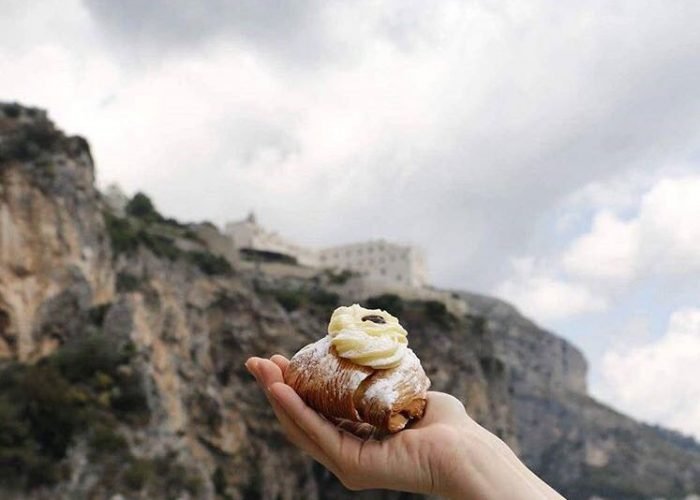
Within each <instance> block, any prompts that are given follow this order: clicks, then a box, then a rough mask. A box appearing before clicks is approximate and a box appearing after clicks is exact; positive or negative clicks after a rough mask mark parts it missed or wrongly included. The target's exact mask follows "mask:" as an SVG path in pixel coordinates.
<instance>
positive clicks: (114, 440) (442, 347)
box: [0, 104, 700, 499]
mask: <svg viewBox="0 0 700 500" xmlns="http://www.w3.org/2000/svg"><path fill="white" fill-rule="evenodd" d="M126 214H127V215H126V216H124V217H119V216H117V215H115V214H113V213H111V212H110V211H109V210H108V209H107V207H106V205H105V203H104V202H103V200H102V199H101V197H100V194H99V193H98V192H97V190H96V189H95V187H94V170H93V164H92V160H91V156H90V151H89V147H88V145H87V143H86V141H85V140H83V139H81V138H76V137H66V136H65V135H64V134H63V133H61V132H60V131H59V130H57V129H56V128H55V127H54V126H53V124H52V123H51V122H50V121H49V120H48V119H47V117H46V115H45V114H44V113H43V112H42V111H39V110H36V109H32V108H25V107H21V106H18V105H14V104H5V105H0V422H1V423H0V495H2V497H3V498H36V499H39V498H42V499H43V498H52V499H53V498H112V497H115V498H120V497H119V496H118V495H121V498H230V499H242V498H270V499H277V498H279V499H302V498H303V499H314V498H324V499H325V498H328V499H334V498H386V499H390V498H410V497H411V496H407V495H400V494H397V493H391V492H362V493H350V492H348V491H346V490H344V489H343V488H342V486H341V485H339V484H338V483H337V482H336V481H335V479H334V478H333V477H332V476H330V475H329V474H328V473H327V472H326V471H325V470H324V469H323V468H322V467H320V466H318V465H316V464H314V463H313V462H312V461H310V460H309V459H308V458H306V457H305V456H303V455H301V454H300V453H299V452H297V451H296V450H295V449H293V448H292V447H290V446H289V445H288V444H287V443H286V441H285V439H284V437H283V436H282V435H281V434H280V432H279V429H278V427H277V426H276V424H275V420H274V418H273V415H272V414H271V412H270V411H269V409H268V406H267V405H266V404H265V403H264V402H263V400H262V397H261V395H260V393H259V391H258V390H257V389H256V387H255V386H254V383H253V381H252V379H251V377H250V376H249V375H248V374H247V372H246V371H245V369H244V367H243V361H244V360H245V359H246V358H247V357H248V356H250V355H268V354H271V353H274V352H282V353H284V354H287V355H290V354H292V353H293V352H294V351H296V350H297V349H298V348H299V347H301V346H302V345H304V344H305V343H308V342H310V341H312V340H315V339H316V338H318V336H319V335H320V334H322V332H323V331H324V326H325V321H326V320H327V318H328V315H329V313H330V312H331V311H332V309H333V308H334V307H335V306H336V305H337V304H338V303H339V302H342V301H343V297H342V296H341V297H339V296H338V293H337V290H334V282H336V281H337V279H335V278H334V277H330V278H329V276H328V275H327V274H323V273H322V274H319V275H318V276H315V277H313V278H311V279H295V280H291V281H285V280H284V279H276V280H266V279H263V278H264V277H262V276H260V275H257V274H256V273H254V272H249V271H245V272H244V271H242V270H241V269H238V268H235V267H234V268H232V267H231V265H230V264H229V262H228V261H227V260H225V259H222V258H221V257H220V256H217V255H215V254H214V253H212V248H210V246H208V245H207V243H206V240H207V238H204V237H202V233H201V232H198V230H197V228H198V226H194V225H185V224H181V223H179V222H177V221H174V220H171V219H167V218H165V217H163V216H161V215H160V214H159V213H158V212H157V210H156V209H155V208H154V207H153V206H152V205H151V204H150V202H149V201H148V198H146V197H145V196H136V197H134V199H132V200H131V202H130V203H129V205H128V206H127V210H126ZM199 227H201V226H199ZM207 230H208V231H209V232H211V226H208V227H207ZM455 293H459V294H460V295H461V296H462V297H463V298H464V300H466V302H467V303H468V304H469V313H468V314H467V315H464V316H460V317H456V316H453V315H451V314H450V313H449V312H448V311H447V310H445V308H444V307H441V305H440V304H439V303H435V302H405V301H401V300H400V299H399V298H397V297H394V296H384V297H375V298H372V299H371V300H370V301H369V302H371V303H373V304H375V305H381V306H384V307H386V308H388V309H390V310H392V312H394V313H396V314H400V316H401V318H402V322H404V323H405V324H406V326H407V328H408V330H409V332H410V336H411V344H412V346H413V348H414V349H415V350H416V352H417V353H418V354H419V356H420V357H421V359H422V360H423V361H424V365H425V368H426V371H427V373H428V374H429V376H430V377H431V379H432V380H433V387H434V389H436V390H444V391H447V392H450V393H452V394H454V395H456V396H457V397H459V398H460V399H461V400H462V401H464V402H465V405H466V406H467V408H468V410H469V411H470V413H471V414H472V415H473V416H474V417H475V418H476V419H478V420H479V421H480V422H482V423H483V424H484V425H485V426H487V427H488V428H490V429H491V430H493V431H494V432H495V433H497V434H498V435H500V436H501V437H503V439H505V440H506V441H507V442H508V443H509V444H510V445H511V446H513V447H514V448H515V449H516V450H517V451H518V453H519V454H520V455H521V456H522V457H523V458H524V460H525V461H526V462H527V463H528V464H529V465H530V466H531V467H532V468H533V469H534V470H536V471H537V472H538V473H539V474H541V475H542V476H544V477H545V478H546V479H547V480H548V481H549V482H550V483H551V484H553V485H554V486H555V487H557V488H558V489H560V490H561V491H562V492H564V493H565V494H566V495H567V497H570V498H591V497H593V496H598V497H604V498H654V497H667V498H678V497H682V496H684V495H687V494H690V493H692V492H699V491H700V446H698V445H697V443H695V442H694V441H692V440H690V439H687V438H683V437H682V436H678V435H676V434H674V433H670V432H668V431H663V430H661V429H656V428H652V427H649V426H646V425H643V424H640V423H637V422H635V421H633V420H631V419H629V418H627V417H625V416H623V415H620V414H618V413H616V412H614V411H613V410H611V409H609V408H607V407H605V406H603V405H601V404H599V403H597V402H596V401H594V400H593V399H591V398H590V397H589V396H588V395H587V393H586V384H585V376H586V362H585V360H584V358H583V357H582V355H581V353H580V352H579V351H578V350H577V349H576V348H575V347H573V346H572V345H570V344H569V343H567V342H566V341H564V340H562V339H560V338H558V337H556V336H555V335H553V334H551V333H548V332H545V331H543V330H541V329H540V328H538V327H537V326H536V325H534V324H533V323H532V322H530V321H528V320H527V319H525V318H524V317H523V316H521V315H520V314H519V313H518V312H517V311H516V310H515V309H514V308H512V307H511V306H509V305H507V304H505V303H503V302H501V301H498V300H496V299H492V298H488V297H482V296H477V295H474V294H468V293H462V292H455Z"/></svg>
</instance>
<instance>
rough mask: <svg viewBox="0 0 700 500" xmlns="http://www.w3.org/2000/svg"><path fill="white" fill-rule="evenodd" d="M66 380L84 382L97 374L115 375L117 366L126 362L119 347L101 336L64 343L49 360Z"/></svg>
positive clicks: (95, 335) (91, 336)
mask: <svg viewBox="0 0 700 500" xmlns="http://www.w3.org/2000/svg"><path fill="white" fill-rule="evenodd" d="M51 361H52V363H53V364H54V365H55V366H56V367H57V368H58V370H59V371H60V373H61V374H62V376H63V377H65V378H66V380H68V381H70V382H85V381H89V380H92V379H93V378H94V376H95V374H96V373H97V372H102V373H105V374H107V375H110V376H114V375H116V374H117V368H118V367H119V365H121V364H123V363H125V362H126V361H127V357H126V356H125V354H124V352H123V351H122V350H121V349H119V346H118V345H117V344H116V342H114V341H113V340H111V339H110V338H108V337H106V336H105V335H102V334H94V335H89V336H87V337H85V338H80V339H76V340H73V341H70V342H68V343H66V344H65V345H64V346H63V347H62V348H61V349H60V350H58V351H57V352H56V353H55V354H54V356H53V357H52V359H51Z"/></svg>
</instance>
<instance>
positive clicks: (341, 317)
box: [328, 304, 408, 369]
mask: <svg viewBox="0 0 700 500" xmlns="http://www.w3.org/2000/svg"><path fill="white" fill-rule="evenodd" d="M328 335H329V336H330V337H331V344H332V345H333V347H335V350H336V352H337V353H338V356H340V357H341V358H345V359H348V360H350V361H352V362H353V363H357V364H358V365H363V366H369V367H372V368H381V369H383V368H393V367H395V366H398V365H399V363H401V359H402V358H403V356H404V354H405V353H406V348H407V346H408V339H407V338H406V336H407V332H406V330H405V329H404V328H403V327H402V326H401V325H400V324H399V320H398V319H397V318H396V317H394V316H392V315H391V314H389V313H388V312H386V311H382V310H381V309H365V308H364V307H362V306H360V305H358V304H353V305H351V306H342V307H339V308H337V309H336V310H335V311H334V312H333V315H332V316H331V320H330V323H329V324H328Z"/></svg>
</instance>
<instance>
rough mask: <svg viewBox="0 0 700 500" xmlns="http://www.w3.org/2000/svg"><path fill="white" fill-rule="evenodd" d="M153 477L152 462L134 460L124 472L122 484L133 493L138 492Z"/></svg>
mask: <svg viewBox="0 0 700 500" xmlns="http://www.w3.org/2000/svg"><path fill="white" fill-rule="evenodd" d="M152 477H153V462H151V461H150V460H145V459H138V458H137V459H134V460H133V461H132V462H131V463H130V464H129V467H128V468H127V469H126V470H125V471H124V476H123V478H124V483H125V484H126V486H127V487H128V488H129V489H131V490H134V491H139V490H141V489H143V487H144V486H145V485H146V484H147V483H148V482H149V481H150V480H151V478H152Z"/></svg>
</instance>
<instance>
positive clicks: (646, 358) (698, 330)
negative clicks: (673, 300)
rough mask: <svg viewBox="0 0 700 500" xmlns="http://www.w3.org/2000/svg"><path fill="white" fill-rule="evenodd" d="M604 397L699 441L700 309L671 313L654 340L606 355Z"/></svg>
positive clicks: (626, 409)
mask: <svg viewBox="0 0 700 500" xmlns="http://www.w3.org/2000/svg"><path fill="white" fill-rule="evenodd" d="M602 376H603V389H602V394H601V395H602V397H603V398H604V399H605V400H607V401H608V402H609V403H611V404H612V405H613V406H615V407H616V408H619V409H620V410H622V411H625V412H628V413H631V414H633V415H637V416H638V417H641V418H643V419H645V420H647V421H649V422H653V423H657V424H661V425H665V426H668V427H671V428H674V429H677V430H680V431H683V432H686V433H691V434H693V435H694V436H695V437H696V438H698V439H700V384H698V383H696V382H697V381H698V380H700V309H698V308H687V309H682V310H678V311H676V312H674V313H673V314H672V315H671V317H670V320H669V323H668V328H667V331H666V332H665V333H664V334H663V336H662V337H661V338H659V339H657V340H653V341H650V342H645V343H641V344H638V345H632V346H630V345H627V346H626V348H625V349H619V350H613V351H610V352H608V353H606V354H605V356H604V357H603V363H602Z"/></svg>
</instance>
